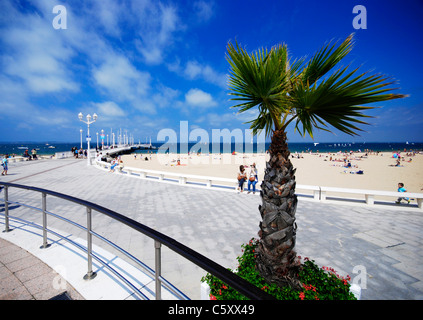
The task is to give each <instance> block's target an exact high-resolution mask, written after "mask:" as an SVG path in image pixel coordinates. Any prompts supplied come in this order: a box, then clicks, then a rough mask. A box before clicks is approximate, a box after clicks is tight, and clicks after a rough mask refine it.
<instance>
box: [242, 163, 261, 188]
mask: <svg viewBox="0 0 423 320" xmlns="http://www.w3.org/2000/svg"><path fill="white" fill-rule="evenodd" d="M245 181H248V193H250V192H251V186H252V189H253V194H255V193H256V183H257V182H258V173H257V168H256V164H255V163H253V164H252V165H251V167H250V171H249V173H248V174H247V172H246V170H245V167H244V166H243V165H240V166H239V172H238V188H237V190H238V191H239V192H243V191H244V183H245Z"/></svg>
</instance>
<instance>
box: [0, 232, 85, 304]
mask: <svg viewBox="0 0 423 320" xmlns="http://www.w3.org/2000/svg"><path fill="white" fill-rule="evenodd" d="M62 281H63V280H62V279H61V277H60V276H59V274H58V273H56V272H54V271H53V270H52V269H51V268H50V267H49V266H47V265H46V264H45V263H44V262H42V261H41V260H40V259H38V258H36V257H35V256H33V255H31V254H30V253H28V252H27V251H25V250H23V249H21V248H19V247H18V246H16V245H14V244H13V243H10V242H9V241H6V240H4V239H1V238H0V300H48V299H52V298H54V297H57V296H58V295H60V294H61V293H63V292H66V293H67V294H68V295H69V297H70V298H71V299H72V300H83V299H84V298H83V297H82V296H81V295H80V294H79V293H78V292H77V291H76V290H75V289H74V288H73V287H72V286H71V285H70V284H69V283H65V282H62ZM62 283H64V284H65V285H66V287H65V288H63V286H62ZM54 284H56V285H54Z"/></svg>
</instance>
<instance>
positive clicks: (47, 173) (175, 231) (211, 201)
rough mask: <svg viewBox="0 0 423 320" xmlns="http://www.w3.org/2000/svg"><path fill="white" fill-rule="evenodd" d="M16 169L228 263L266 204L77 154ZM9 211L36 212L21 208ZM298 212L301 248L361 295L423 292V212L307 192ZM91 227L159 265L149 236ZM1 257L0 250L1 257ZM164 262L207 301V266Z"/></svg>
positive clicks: (78, 211) (166, 271)
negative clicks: (203, 285)
mask: <svg viewBox="0 0 423 320" xmlns="http://www.w3.org/2000/svg"><path fill="white" fill-rule="evenodd" d="M9 173H10V174H9V175H8V176H7V177H2V181H8V182H14V183H17V184H24V185H30V186H35V187H40V188H45V189H48V190H54V191H56V192H61V193H65V194H68V195H71V196H75V197H78V198H81V199H84V200H88V201H91V202H94V203H96V204H99V205H102V206H104V207H107V208H109V209H111V210H115V211H117V212H119V213H121V214H123V215H126V216H128V217H130V218H132V219H134V220H136V221H139V222H140V223H143V224H145V225H147V226H149V227H151V228H154V229H156V230H158V231H160V232H162V233H164V234H166V235H168V236H170V237H172V238H174V239H175V240H177V241H179V242H181V243H183V244H185V245H187V246H188V247H191V248H192V249H194V250H196V251H198V252H199V253H201V254H203V255H205V256H207V257H208V258H210V259H212V260H214V261H216V262H217V263H219V264H221V265H223V266H224V267H228V268H232V269H234V268H236V266H237V265H236V257H237V256H238V255H240V254H241V244H243V243H246V242H248V241H249V240H250V239H251V238H252V237H256V236H257V231H258V223H259V221H260V214H259V211H258V209H257V207H258V205H259V204H260V201H261V200H260V197H259V196H257V195H256V196H253V195H246V194H236V193H234V192H225V191H217V190H209V189H202V188H192V187H189V186H180V185H176V184H175V185H173V184H166V183H160V182H157V181H152V180H144V179H140V178H137V177H126V176H125V175H121V174H116V173H108V172H107V171H104V170H100V169H98V168H95V167H88V166H87V165H86V161H82V160H75V159H66V160H65V159H64V160H46V161H38V162H32V163H17V164H11V165H10V170H9ZM9 196H10V199H12V200H17V199H20V200H22V199H25V202H26V203H31V204H33V205H34V206H38V207H39V206H40V201H41V199H40V196H39V195H38V194H32V193H28V192H24V191H20V190H13V191H12V190H11V191H10V192H9ZM47 206H48V210H49V211H51V212H54V213H60V214H64V215H65V216H66V217H68V218H72V220H74V221H76V222H78V223H80V224H82V225H85V221H86V218H85V208H81V207H78V206H75V205H69V203H66V202H65V201H62V200H58V199H54V198H49V197H48V200H47ZM0 209H1V210H2V211H3V210H4V209H3V208H0ZM10 214H11V215H15V214H16V215H18V216H19V215H22V216H24V215H28V213H27V211H25V210H22V209H21V208H13V207H12V208H11V211H10ZM296 216H297V225H298V230H297V246H296V248H297V253H298V255H300V256H302V257H309V258H310V259H313V260H315V261H316V263H318V264H319V265H321V266H329V267H332V268H334V269H335V270H337V271H338V273H339V274H341V275H344V276H345V275H347V274H349V275H350V276H351V278H352V279H353V281H358V284H359V285H361V286H362V289H363V290H362V295H361V297H362V299H364V300H366V299H376V300H377V299H423V282H422V280H423V267H422V265H423V253H422V251H421V247H422V245H423V234H422V233H421V229H422V227H423V212H422V211H421V210H418V209H408V208H406V207H399V208H398V207H397V208H395V207H381V206H372V207H370V206H365V205H352V204H346V203H344V202H337V203H330V202H328V203H320V202H316V201H312V200H306V199H304V198H299V204H298V209H297V215H296ZM2 221H4V220H2V219H0V224H2ZM40 222H41V219H38V220H37V223H40ZM49 227H53V228H55V229H58V230H63V231H66V232H69V233H70V234H72V235H75V236H77V237H81V238H85V232H84V231H82V230H79V229H76V228H73V229H72V228H70V227H69V225H67V224H65V223H64V222H62V221H60V220H55V219H50V218H49ZM93 228H94V230H95V231H96V232H97V233H100V234H101V235H103V236H105V237H106V238H108V239H109V240H111V241H113V242H115V243H116V244H118V245H119V246H121V247H122V248H124V249H125V250H128V251H129V252H131V253H132V254H134V255H135V256H136V257H138V258H139V259H140V260H142V261H143V262H145V263H146V264H147V265H149V266H151V267H154V245H153V241H151V240H150V239H148V238H146V237H144V236H142V235H139V234H136V233H135V232H134V231H132V230H130V229H129V228H128V227H126V226H123V225H121V224H119V223H116V222H115V221H113V220H112V219H110V218H107V217H101V216H100V215H99V214H97V215H96V214H95V213H94V216H93ZM96 244H97V245H98V246H103V244H101V242H97V243H96ZM40 245H41V243H40ZM106 248H107V247H106ZM0 253H1V251H0ZM2 258H3V254H0V261H1V259H2ZM162 260H163V261H162V275H163V276H164V277H165V278H166V279H168V280H169V281H170V282H171V283H173V284H174V285H175V286H177V287H178V288H180V289H181V290H182V291H183V292H184V293H186V294H187V295H188V296H189V297H191V298H192V299H199V296H200V279H201V277H202V276H204V275H205V272H204V270H202V269H200V268H198V267H196V266H195V265H193V264H192V263H190V262H188V261H187V260H185V259H184V258H181V257H179V256H178V255H176V254H175V253H173V252H171V251H170V250H168V249H167V248H165V247H163V249H162ZM83 272H84V271H82V273H83Z"/></svg>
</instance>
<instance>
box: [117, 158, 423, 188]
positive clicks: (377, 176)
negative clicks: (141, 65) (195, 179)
mask: <svg viewBox="0 0 423 320" xmlns="http://www.w3.org/2000/svg"><path fill="white" fill-rule="evenodd" d="M291 156H292V157H291V161H292V163H293V165H294V167H295V168H297V171H296V181H297V184H301V185H317V186H326V187H340V188H353V189H370V190H385V191H396V190H397V185H398V183H399V182H403V183H404V185H405V188H406V189H407V191H409V192H422V191H421V189H422V188H423V170H422V169H423V154H415V155H411V154H409V155H407V153H406V152H402V153H401V158H402V159H401V161H400V166H395V164H396V161H397V159H396V158H394V157H393V153H392V152H380V153H378V154H366V153H363V152H362V153H353V154H349V153H348V154H345V153H315V154H310V153H301V154H295V153H293V154H291ZM145 157H148V159H149V160H148V161H146V160H145ZM267 157H268V155H266V154H236V155H231V154H222V155H219V154H210V155H196V154H195V155H194V154H193V155H186V154H185V155H177V154H170V155H156V154H153V155H151V156H150V155H146V154H137V155H136V158H135V154H132V155H123V156H122V160H123V162H124V165H125V167H134V168H143V169H149V170H158V171H165V172H173V173H187V174H192V175H202V176H210V177H222V178H229V179H235V178H236V175H237V172H238V170H239V166H240V165H241V164H243V165H244V166H246V167H247V172H248V170H249V166H250V165H251V164H252V163H256V166H257V169H258V173H259V180H260V181H261V180H262V179H263V175H264V168H265V162H266V160H267ZM150 158H151V160H150ZM403 159H404V160H403ZM410 159H411V161H410ZM178 160H179V163H180V165H178V164H177V161H178ZM344 160H346V161H347V163H348V161H349V162H350V163H351V167H344V163H345V162H344ZM360 170H361V171H362V172H363V173H362V174H357V171H360Z"/></svg>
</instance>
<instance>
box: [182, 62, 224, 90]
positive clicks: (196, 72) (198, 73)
mask: <svg viewBox="0 0 423 320" xmlns="http://www.w3.org/2000/svg"><path fill="white" fill-rule="evenodd" d="M183 74H184V76H185V77H187V78H188V79H190V80H195V79H199V78H200V79H204V80H205V81H207V82H209V83H212V84H215V85H217V86H219V87H222V88H225V87H226V82H227V76H226V74H222V73H219V72H217V71H215V70H214V69H213V68H212V67H210V66H209V65H202V64H200V63H199V62H197V61H193V60H192V61H188V62H187V64H186V66H185V69H184V71H183Z"/></svg>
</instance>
